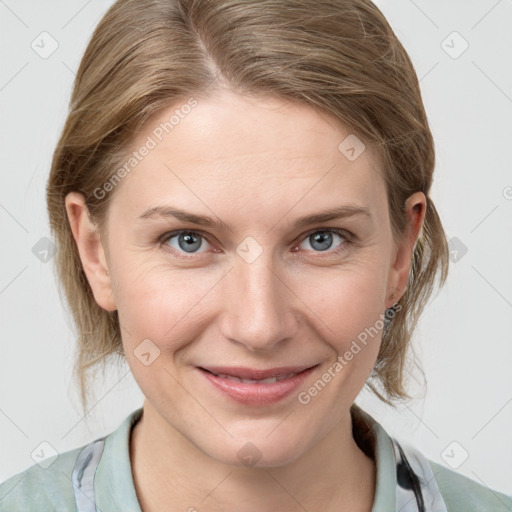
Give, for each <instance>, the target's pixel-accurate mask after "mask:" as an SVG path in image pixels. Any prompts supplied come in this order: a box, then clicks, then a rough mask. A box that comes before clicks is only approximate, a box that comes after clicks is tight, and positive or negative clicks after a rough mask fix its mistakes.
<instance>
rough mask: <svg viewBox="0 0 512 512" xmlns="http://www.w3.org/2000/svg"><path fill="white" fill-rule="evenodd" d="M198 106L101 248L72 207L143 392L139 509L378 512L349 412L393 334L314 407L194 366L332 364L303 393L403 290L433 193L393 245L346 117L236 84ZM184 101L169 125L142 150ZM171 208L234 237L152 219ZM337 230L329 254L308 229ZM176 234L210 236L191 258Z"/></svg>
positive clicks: (420, 199) (374, 178) (124, 200)
mask: <svg viewBox="0 0 512 512" xmlns="http://www.w3.org/2000/svg"><path fill="white" fill-rule="evenodd" d="M197 100H198V104H197V106H196V107H195V108H193V109H192V111H191V112H190V113H189V114H188V115H187V116H185V117H184V118H183V119H181V120H180V122H179V124H177V125H176V126H175V127H174V129H173V130H172V132H171V133H169V134H168V135H165V136H164V137H163V139H162V141H161V142H159V144H158V145H157V146H156V147H155V148H154V149H152V150H151V151H150V152H149V154H148V155H147V156H145V157H144V158H143V159H142V161H141V162H140V163H138V165H137V166H136V168H135V169H134V170H133V171H132V172H131V173H130V174H129V175H128V176H126V177H125V178H124V179H123V180H122V182H121V183H120V184H119V185H118V186H117V188H116V190H115V193H114V195H113V197H112V200H111V203H110V206H109V209H108V215H107V224H106V228H107V229H106V237H105V239H104V240H101V239H100V237H99V235H98V232H97V230H96V227H95V225H94V224H92V223H91V221H90V220H89V219H88V216H87V215H86V214H85V212H86V207H85V206H84V203H83V198H82V197H81V196H80V195H79V194H76V193H70V194H69V195H68V196H67V197H66V208H67V212H68V216H69V219H70V223H71V226H72V230H73V234H74V237H75V240H76V242H77V244H78V248H79V252H80V256H81V259H82V263H83V266H84V270H85V272H86V275H87V278H88V280H89V282H90V284H91V287H92V290H93V293H94V297H95V299H96V301H97V303H98V304H99V305H100V306H101V307H102V308H104V309H107V310H110V311H111V310H115V309H117V310H118V313H119V318H120V321H121V325H122V336H123V346H124V349H125V353H126V358H127V361H128V364H129V366H130V368H131V371H132V373H133V375H134V377H135V379H136V381H137V383H138V384H139V386H140V388H141V390H142V392H143V393H144V395H145V397H146V399H145V402H144V413H143V416H142V419H141V420H140V421H139V422H138V423H137V425H136V426H135V428H134V430H133V433H132V438H131V445H130V449H131V461H132V473H133V475H134V481H135V486H136V490H137V494H138V497H139V500H140V503H141V506H142V508H143V510H144V511H145V512H148V511H153V510H188V509H189V508H191V507H195V508H196V509H197V510H198V511H202V510H235V509H236V510H237V511H239V510H243V511H246V512H249V511H261V510H278V509H280V510H289V511H295V510H303V509H304V508H306V509H307V510H308V511H317V510H318V511H320V510H322V511H326V510H327V511H328V510H350V511H370V510H371V506H372V503H373V498H374V489H375V466H374V462H373V460H371V459H370V458H368V457H367V456H366V455H364V453H363V452H362V451H361V450H360V448H359V447H358V446H357V444H356V443H355V441H354V439H353V437H352V433H351V418H350V413H349V408H350V405H351V404H352V403H353V402H354V400H355V398H356V396H357V394H358V393H359V391H360V390H361V389H362V388H363V386H364V384H365V382H366V380H367V378H368V376H369V374H370V372H371V369H372V367H373V366H374V363H375V360H376V357H377V353H378V350H379V345H380V341H381V333H380V332H379V334H378V335H375V336H374V337H373V338H371V340H370V341H369V342H368V344H367V345H366V346H365V347H364V348H363V349H362V350H361V351H360V352H359V353H358V354H357V355H355V356H354V357H353V359H352V360H351V361H350V362H349V363H348V364H347V365H346V366H344V368H343V370H342V371H339V372H335V373H336V376H335V377H334V378H332V379H331V381H330V382H329V383H328V384H327V385H326V386H325V388H324V389H322V390H321V392H319V393H318V394H317V395H316V396H315V397H313V398H312V399H311V401H310V402H309V403H307V404H301V403H300V402H299V400H298V399H297V398H298V397H297V395H298V393H292V395H291V396H288V397H286V398H285V399H284V400H281V401H279V402H278V403H275V404H270V405H266V406H248V405H242V404H239V403H236V402H234V401H232V400H231V399H230V398H227V397H225V396H224V395H222V394H220V393H219V392H217V391H216V390H215V389H213V388H212V386H211V384H210V383H209V382H208V381H207V380H206V379H205V378H204V376H203V375H202V374H201V373H200V372H199V370H197V368H196V367H197V366H207V365H225V366H245V367H252V368H258V369H267V368H273V367H279V366H293V365H306V366H313V365H318V366H317V367H316V368H315V370H314V373H313V374H312V375H310V376H309V378H308V379H307V381H306V382H305V383H304V384H302V385H301V386H300V389H299V390H298V391H299V392H300V391H304V390H306V391H307V390H308V388H310V387H311V386H312V385H313V384H314V382H315V381H317V380H318V379H319V378H321V376H322V374H323V373H325V372H328V370H329V368H331V372H332V366H333V364H334V363H335V361H336V359H337V357H338V355H343V354H344V353H345V352H346V351H347V350H348V349H349V347H350V345H351V343H352V341H353V340H355V339H356V338H357V336H358V334H359V333H361V332H362V331H364V330H365V328H369V327H372V326H375V325H377V326H378V325H379V322H378V320H379V318H381V317H380V315H382V314H383V313H384V311H385V309H386V308H388V307H390V306H391V305H392V304H394V303H395V302H396V301H398V300H399V298H400V296H401V295H402V294H403V292H404V290H405V287H406V284H407V279H408V274H409V270H410V260H411V255H412V251H413V248H414V244H415V242H416V240H417V237H418V235H419V233H420V230H421V227H422V224H423V219H424V215H425V208H426V200H425V196H424V195H423V193H421V192H417V193H415V194H414V195H412V196H411V197H410V198H409V199H408V201H407V203H406V216H407V226H406V229H405V231H404V236H403V238H402V239H401V240H400V241H399V243H398V241H396V242H397V243H395V241H394V240H393V237H392V232H391V225H390V219H389V212H388V204H387V197H386V190H385V184H384V181H383V179H382V176H381V174H380V171H379V169H378V164H377V163H376V162H375V161H374V160H373V157H372V155H371V154H370V151H369V150H368V149H367V150H365V151H363V153H362V154H361V155H360V156H359V157H358V158H356V159H355V160H354V161H350V160H349V159H347V158H346V157H345V155H344V154H342V153H341V152H340V151H339V150H338V145H339V144H340V143H341V142H342V141H343V140H344V139H345V137H347V136H348V135H349V134H350V131H348V130H346V129H342V127H341V126H340V125H339V123H335V122H334V120H333V119H331V118H329V117H328V116H327V115H325V114H320V113H319V112H317V111H316V110H314V109H313V108H311V107H310V106H307V105H304V104H296V103H290V102H287V101H283V100H280V99H276V98H272V97H257V98H256V97H251V98H249V97H242V96H239V95H235V94H234V93H232V92H230V91H229V90H225V91H222V92H220V93H217V94H215V96H212V97H209V98H197ZM183 103H185V101H184V102H183ZM179 106H180V105H174V106H173V107H171V108H169V109H168V110H166V111H165V112H162V113H160V114H158V115H157V116H155V118H154V119H152V120H151V121H150V122H149V123H148V125H147V129H146V130H145V131H144V132H143V133H140V135H139V137H138V138H137V140H136V141H135V143H134V145H133V150H136V149H137V148H140V146H141V145H142V144H144V141H146V140H147V137H148V135H151V133H152V130H153V129H154V128H155V127H156V126H158V124H159V123H160V122H162V121H165V120H168V119H169V117H170V116H171V115H172V113H173V111H174V110H175V109H176V108H179ZM346 204H351V205H358V206H363V207H366V208H368V209H369V211H370V214H371V217H368V216H365V215H354V216H352V217H347V218H344V219H337V220H330V221H326V222H322V223H314V224H310V225H307V226H303V227H300V228H298V229H297V228H295V227H294V222H295V220H296V219H297V218H298V217H301V216H304V215H308V214H313V213H318V212H320V211H322V210H325V209H328V208H331V207H332V208H334V207H338V206H341V205H346ZM165 205H172V206H173V207H176V208H179V209H182V210H187V211H189V212H193V213H196V214H199V215H207V216H209V217H212V218H213V219H217V220H219V219H220V220H222V221H223V222H224V223H225V224H226V225H227V227H226V228H225V229H219V228H217V227H204V226H201V225H198V224H192V223H190V222H184V221H181V220H177V219H174V218H158V217H155V218H149V219H140V218H138V217H139V216H140V215H141V214H142V213H143V212H144V211H145V210H146V209H148V208H151V207H154V206H165ZM326 228H331V229H340V230H345V231H348V232H349V233H351V234H352V235H351V236H350V237H348V236H347V237H344V236H343V235H337V234H335V233H333V234H332V238H327V241H326V242H323V243H324V247H327V248H326V249H325V250H321V249H319V247H321V244H320V243H318V242H315V239H314V238H313V237H312V236H310V235H313V234H315V233H317V232H318V231H322V229H326ZM174 230H190V231H194V232H195V233H198V235H196V236H199V235H201V234H204V237H205V238H201V237H200V236H199V238H198V240H197V242H198V243H197V244H196V245H195V246H194V248H193V249H192V252H186V250H185V249H186V247H187V246H186V244H182V245H181V246H180V245H179V243H178V242H179V237H178V236H174V238H171V239H167V241H165V240H163V241H162V243H159V241H158V240H159V238H160V239H163V238H164V235H165V234H166V233H170V232H172V231H174ZM247 237H252V238H253V239H254V240H255V241H256V244H257V245H255V244H254V242H251V243H253V245H252V246H250V247H252V249H250V250H251V251H255V250H256V249H255V247H256V248H260V249H261V251H262V252H261V254H259V256H258V257H257V258H256V259H255V260H254V261H252V262H250V263H249V262H248V261H246V260H245V259H244V258H242V257H241V256H240V255H239V253H238V252H237V248H238V247H239V246H240V245H241V244H242V246H243V242H244V240H245V239H246V238H247ZM327 237H329V235H328V234H327ZM201 240H202V244H201V245H200V247H199V243H200V242H201ZM350 240H351V242H350V243H349V241H350ZM329 242H330V245H329ZM183 247H185V249H183ZM340 248H341V250H340ZM180 256H184V257H180ZM187 256H188V258H185V257H187ZM145 339H149V340H151V345H148V346H150V347H152V348H151V350H152V351H153V352H152V353H156V352H155V350H157V349H158V350H159V351H160V353H159V355H158V357H156V359H154V361H153V362H152V363H151V364H150V365H148V366H146V365H144V364H143V363H142V362H141V361H140V360H139V359H138V357H137V356H136V353H134V351H136V349H137V347H138V346H139V345H140V343H141V342H142V341H143V340H145ZM146 343H147V342H146ZM155 347H157V349H156V348H155ZM248 442H250V443H252V444H253V445H254V446H255V447H257V450H258V453H259V454H260V455H261V458H260V459H259V461H258V462H257V463H256V464H255V465H254V466H252V467H247V466H244V465H243V464H242V462H241V461H240V459H239V458H238V456H237V454H238V452H239V450H240V449H241V448H242V447H243V446H244V445H246V443H248Z"/></svg>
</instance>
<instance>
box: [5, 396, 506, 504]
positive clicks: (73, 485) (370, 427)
mask: <svg viewBox="0 0 512 512" xmlns="http://www.w3.org/2000/svg"><path fill="white" fill-rule="evenodd" d="M141 413H142V408H140V409H137V410H136V411H134V412H133V413H131V414H130V415H129V416H128V417H127V418H126V419H125V420H124V421H123V422H122V424H121V425H120V426H119V427H118V428H117V429H116V430H115V431H114V432H112V433H111V434H109V435H108V436H106V437H104V438H99V439H97V440H95V441H93V442H92V443H89V444H87V445H85V446H82V447H79V448H75V449H73V450H70V451H67V452H64V453H61V454H59V455H58V457H57V458H56V459H55V460H54V461H53V462H52V463H51V465H50V466H48V467H47V468H46V469H44V467H43V466H44V465H45V464H44V463H40V464H41V465H39V464H35V465H33V466H31V467H30V468H28V469H26V470H25V471H23V472H21V473H18V474H16V475H14V476H12V477H10V478H9V479H7V480H6V481H5V482H3V483H2V484H0V511H1V512H18V511H19V512H50V511H51V512H54V511H59V512H65V511H78V512H90V511H96V510H98V511H101V512H113V511H116V512H142V510H141V508H140V505H139V502H138V500H137V495H136V493H135V487H134V483H133V478H132V473H131V464H130V452H129V446H130V433H131V428H132V427H133V425H134V424H135V423H136V421H137V420H138V419H139V418H140V415H141ZM351 413H352V417H353V420H354V422H353V425H354V437H355V438H356V441H357V442H358V444H360V446H361V443H363V445H364V448H363V446H362V448H363V449H364V450H365V451H367V450H368V449H369V450H370V454H371V456H372V457H373V458H374V459H375V462H376V468H377V480H376V489H375V499H374V504H373V507H372V512H395V511H397V512H398V511H400V512H412V511H419V512H423V511H424V512H427V511H428V512H445V511H446V512H487V511H489V512H512V497H509V496H506V495H505V494H502V493H499V492H496V491H493V490H491V489H488V488H487V487H485V486H483V485H481V484H479V483H477V482H475V481H473V480H471V479H469V478H467V477H465V476H462V475H460V474H458V473H456V472H455V471H452V470H450V469H447V468H445V467H443V466H441V465H439V464H437V463H435V462H432V461H430V460H428V459H426V458H424V457H423V455H421V453H420V452H418V451H415V450H414V449H413V448H410V447H409V448H405V447H404V446H403V445H402V444H401V443H400V444H399V443H398V442H397V441H396V440H395V439H393V438H391V437H390V436H389V435H388V434H387V433H386V431H385V430H384V429H383V428H382V426H381V425H379V424H378V423H377V422H376V421H375V420H374V419H373V418H372V417H371V416H370V415H369V414H367V413H366V412H364V411H362V410H361V409H360V408H359V407H357V406H353V407H352V409H351ZM365 432H366V434H365ZM364 443H366V444H364ZM397 474H398V477H397ZM399 482H400V483H399ZM414 491H416V492H414Z"/></svg>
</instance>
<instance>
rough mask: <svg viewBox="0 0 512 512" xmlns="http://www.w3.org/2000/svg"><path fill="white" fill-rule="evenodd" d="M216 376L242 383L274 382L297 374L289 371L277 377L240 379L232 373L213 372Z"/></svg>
mask: <svg viewBox="0 0 512 512" xmlns="http://www.w3.org/2000/svg"><path fill="white" fill-rule="evenodd" d="M215 375H217V377H220V378H222V379H228V380H234V381H236V382H243V383H244V384H257V383H259V384H274V383H275V382H277V381H278V380H285V379H289V378H291V377H293V376H294V375H297V374H296V373H289V374H288V375H280V376H279V377H268V378H266V379H261V380H254V379H242V378H240V377H235V376H233V375H226V374H224V373H219V374H215Z"/></svg>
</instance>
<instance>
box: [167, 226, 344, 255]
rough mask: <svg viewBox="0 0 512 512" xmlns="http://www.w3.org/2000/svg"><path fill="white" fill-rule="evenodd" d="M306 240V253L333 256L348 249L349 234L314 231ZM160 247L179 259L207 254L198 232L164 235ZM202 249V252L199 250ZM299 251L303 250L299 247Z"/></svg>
mask: <svg viewBox="0 0 512 512" xmlns="http://www.w3.org/2000/svg"><path fill="white" fill-rule="evenodd" d="M304 236H305V237H306V238H305V239H304V240H303V242H302V243H301V244H300V245H299V247H301V246H302V244H304V243H306V242H308V243H309V244H310V246H311V247H312V249H307V248H306V249H305V250H306V251H312V252H314V253H319V256H320V257H321V256H323V254H321V253H327V254H325V256H332V255H333V254H339V253H341V252H343V251H345V250H347V249H348V246H349V245H350V244H351V242H352V240H351V234H350V233H348V232H346V231H345V230H339V229H327V228H326V229H316V230H314V231H310V232H309V233H307V234H306V235H304ZM334 237H338V238H339V239H340V240H341V242H340V243H339V244H338V246H336V247H335V248H334V249H332V245H333V238H334ZM160 244H161V245H167V246H169V247H170V248H171V249H172V252H173V253H174V254H176V255H177V257H179V258H185V259H186V258H194V255H195V254H201V253H204V252H207V248H206V249H205V247H204V246H208V245H209V242H208V239H207V238H206V236H205V235H204V234H202V233H201V232H198V231H192V230H180V231H173V232H172V233H166V234H165V235H164V236H163V237H162V238H161V241H160ZM201 248H203V250H202V251H200V249H201ZM301 249H304V248H303V247H301Z"/></svg>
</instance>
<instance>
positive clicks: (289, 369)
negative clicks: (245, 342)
mask: <svg viewBox="0 0 512 512" xmlns="http://www.w3.org/2000/svg"><path fill="white" fill-rule="evenodd" d="M200 368H201V369H203V370H207V371H209V372H211V373H215V374H217V375H219V374H223V375H231V376H233V377H239V378H241V379H252V380H263V379H268V378H271V377H282V376H283V375H288V374H290V373H300V372H303V371H304V370H308V369H309V368H312V366H280V367H279V368H269V369H267V370H258V369H255V368H245V367H241V366H237V367H233V366H208V367H206V366H201V367H200Z"/></svg>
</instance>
